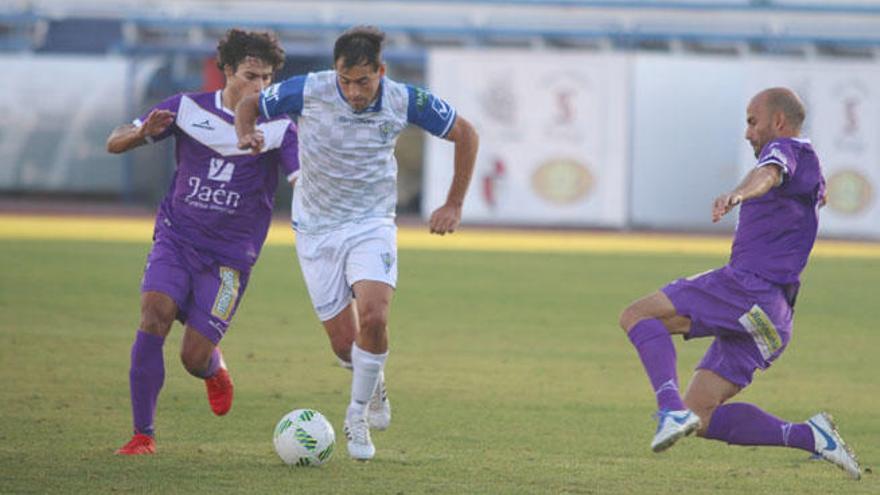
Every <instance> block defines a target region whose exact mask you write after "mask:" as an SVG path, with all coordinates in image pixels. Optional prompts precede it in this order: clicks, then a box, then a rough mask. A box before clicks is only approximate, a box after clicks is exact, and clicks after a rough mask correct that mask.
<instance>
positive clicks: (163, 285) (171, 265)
mask: <svg viewBox="0 0 880 495" xmlns="http://www.w3.org/2000/svg"><path fill="white" fill-rule="evenodd" d="M249 276H250V271H249V270H248V271H241V270H238V269H236V268H233V267H231V266H226V265H224V264H222V263H221V262H219V261H218V260H216V259H214V258H212V257H211V256H210V255H208V254H206V253H201V252H199V251H196V249H195V248H193V247H192V246H189V245H187V244H185V243H182V242H178V241H175V240H174V239H172V238H170V237H168V236H162V235H161V234H157V236H156V240H155V241H154V242H153V249H152V250H150V254H149V255H148V256H147V265H146V267H145V268H144V279H143V281H142V282H141V292H148V291H155V292H161V293H163V294H167V295H168V296H169V297H171V299H173V300H174V302H175V303H177V319H178V320H179V321H180V322H181V323H183V324H185V325H187V326H191V327H192V328H194V329H195V330H197V331H198V332H199V333H200V334H202V335H204V336H205V337H206V338H207V339H208V340H210V341H211V342H213V343H214V344H215V345H216V344H217V343H219V342H220V339H222V338H223V335H224V334H226V329H227V328H229V322H230V321H231V320H232V316H233V315H234V314H235V310H236V309H237V308H238V303H239V301H240V300H241V296H242V295H243V294H244V290H245V288H246V287H247V282H248V278H249Z"/></svg>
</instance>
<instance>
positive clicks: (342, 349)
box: [330, 337, 354, 363]
mask: <svg viewBox="0 0 880 495" xmlns="http://www.w3.org/2000/svg"><path fill="white" fill-rule="evenodd" d="M353 343H354V340H353V339H351V338H348V337H330V347H331V348H332V349H333V353H334V354H336V357H338V358H339V359H341V360H343V361H345V362H346V363H350V362H351V345H352V344H353Z"/></svg>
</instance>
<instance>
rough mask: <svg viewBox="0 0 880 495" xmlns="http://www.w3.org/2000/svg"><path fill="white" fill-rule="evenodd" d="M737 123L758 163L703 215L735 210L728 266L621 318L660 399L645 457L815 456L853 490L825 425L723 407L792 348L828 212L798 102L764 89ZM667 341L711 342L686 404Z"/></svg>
mask: <svg viewBox="0 0 880 495" xmlns="http://www.w3.org/2000/svg"><path fill="white" fill-rule="evenodd" d="M746 113H747V120H746V124H747V127H746V139H747V140H748V141H749V143H750V144H751V145H752V148H754V150H755V157H756V158H757V159H758V163H757V165H756V167H755V168H754V169H752V171H751V172H749V174H748V175H747V176H746V177H745V179H743V181H742V183H740V184H739V185H738V186H737V187H736V188H735V189H734V190H733V191H731V192H729V193H726V194H722V195H721V196H719V197H718V198H717V199H716V200H715V203H714V205H713V207H712V221H713V222H717V221H718V220H720V219H721V217H722V216H724V215H725V214H727V213H728V212H730V211H731V209H733V208H734V207H735V206H736V205H741V208H740V213H739V224H738V226H737V229H736V234H735V236H734V239H733V247H732V249H731V255H730V261H729V262H728V264H727V266H725V267H723V268H720V269H717V270H713V271H709V272H706V273H702V274H699V275H694V276H692V277H688V278H683V279H679V280H676V281H674V282H672V283H670V284H669V285H666V286H665V287H663V288H662V289H661V290H660V291H658V292H655V293H654V294H651V295H649V296H647V297H645V298H643V299H640V300H638V301H636V302H634V303H633V304H631V305H630V306H629V307H628V308H626V310H624V311H623V314H622V315H621V316H620V326H621V327H622V328H623V329H624V330H625V331H626V332H627V333H628V336H629V339H630V341H631V342H632V344H633V346H635V348H636V351H637V352H638V354H639V357H640V358H641V360H642V364H643V365H644V367H645V371H646V372H647V374H648V378H649V379H650V381H651V385H652V387H653V388H654V393H655V395H656V399H657V406H658V408H659V412H658V413H657V420H658V425H657V432H656V434H655V435H654V440H653V442H652V443H651V448H652V449H653V450H654V451H655V452H660V451H663V450H665V449H667V448H669V447H671V446H672V445H673V444H674V443H675V442H676V441H677V440H678V439H680V438H681V437H683V436H685V435H688V434H690V433H692V432H694V431H696V433H697V435H699V436H701V437H703V438H711V439H715V440H721V441H725V442H727V443H729V444H734V445H775V446H782V447H792V448H797V449H802V450H805V451H807V452H813V453H816V454H819V455H821V456H822V458H824V459H825V460H827V461H829V462H831V463H833V464H835V465H837V466H839V467H840V468H842V469H843V470H845V471H846V472H847V473H848V474H849V475H850V476H851V477H853V478H855V479H859V478H860V477H861V469H860V468H859V464H858V462H857V461H856V458H855V456H854V455H853V453H852V451H851V450H850V449H849V448H848V446H847V445H846V444H845V443H844V442H843V439H842V438H841V437H840V434H839V433H838V432H837V429H836V427H835V426H834V423H833V422H832V421H831V417H830V416H829V415H828V414H826V413H819V414H817V415H815V416H813V417H812V418H810V419H809V420H808V421H806V422H804V423H789V422H786V421H783V420H781V419H779V418H776V417H775V416H772V415H770V414H768V413H766V412H764V411H763V410H761V409H759V408H758V407H756V406H754V405H752V404H747V403H733V404H728V403H727V401H728V400H730V399H731V398H733V397H734V396H735V395H736V394H737V393H739V392H740V391H741V390H742V389H743V388H745V387H746V386H748V385H749V383H751V381H752V375H753V374H754V372H755V370H756V369H762V370H763V369H766V368H768V367H769V366H770V364H771V363H772V362H773V361H774V360H776V358H778V357H779V355H780V354H782V352H783V351H784V350H785V348H786V346H787V345H788V343H789V340H790V339H791V334H792V320H793V317H794V304H795V299H796V296H797V293H798V289H799V287H800V278H799V277H800V273H801V271H803V269H804V266H806V264H807V259H808V257H809V255H810V251H811V250H812V248H813V243H814V242H815V240H816V232H817V229H818V225H819V208H820V207H821V206H822V205H823V204H824V202H825V179H824V178H823V177H822V170H821V168H820V167H819V159H818V157H817V156H816V153H815V151H813V147H812V145H811V144H810V141H809V140H807V139H802V138H799V137H798V136H799V134H800V130H801V126H802V125H803V122H804V119H805V116H806V113H805V110H804V107H803V104H802V103H801V101H800V99H799V98H798V97H797V95H796V94H795V93H794V92H792V91H790V90H788V89H785V88H771V89H767V90H765V91H762V92H760V93H758V94H757V95H756V96H755V97H754V98H752V100H751V102H750V103H749V105H748V109H747V111H746ZM670 334H678V335H682V336H683V337H684V338H685V339H686V340H687V339H692V338H699V337H714V341H713V342H712V344H711V345H710V346H709V349H708V351H707V352H706V355H705V356H704V357H703V359H702V361H700V363H699V364H698V365H697V370H696V372H695V373H694V376H693V378H692V379H691V383H690V385H689V386H688V389H687V391H686V392H685V395H684V398H682V397H681V396H680V394H679V388H678V377H677V375H676V368H675V366H676V358H675V347H674V346H673V343H672V338H671V336H670Z"/></svg>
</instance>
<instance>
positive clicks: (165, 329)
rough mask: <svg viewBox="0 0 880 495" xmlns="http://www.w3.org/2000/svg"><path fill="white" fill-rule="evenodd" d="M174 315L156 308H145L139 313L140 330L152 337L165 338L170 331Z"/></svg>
mask: <svg viewBox="0 0 880 495" xmlns="http://www.w3.org/2000/svg"><path fill="white" fill-rule="evenodd" d="M173 323H174V314H173V313H171V312H170V311H162V310H160V309H158V308H153V307H150V306H145V307H144V308H143V309H142V311H141V330H142V331H144V332H147V333H150V334H153V335H158V336H160V337H165V336H167V335H168V333H169V332H170V331H171V325H172V324H173Z"/></svg>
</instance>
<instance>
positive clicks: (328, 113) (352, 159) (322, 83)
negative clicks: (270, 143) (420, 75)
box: [260, 71, 455, 233]
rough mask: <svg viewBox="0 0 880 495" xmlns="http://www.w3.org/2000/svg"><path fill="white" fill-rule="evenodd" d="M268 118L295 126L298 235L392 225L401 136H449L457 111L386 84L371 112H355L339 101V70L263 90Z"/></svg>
mask: <svg viewBox="0 0 880 495" xmlns="http://www.w3.org/2000/svg"><path fill="white" fill-rule="evenodd" d="M260 109H261V112H262V113H263V115H265V116H267V117H269V116H278V115H282V114H290V115H292V116H294V118H295V119H296V120H297V130H298V134H299V159H300V173H299V178H298V179H297V182H296V189H295V192H294V195H293V207H292V217H293V226H294V228H295V229H296V230H297V231H298V232H303V233H320V232H328V231H331V230H335V229H338V228H341V227H343V226H345V225H346V224H349V223H352V222H359V221H362V220H364V219H374V218H387V219H388V220H389V222H392V221H393V218H394V210H395V207H396V205H397V160H396V159H395V158H394V147H395V145H396V143H397V137H398V135H399V134H400V132H401V131H402V130H403V129H404V128H405V127H406V126H407V125H408V124H415V125H417V126H419V127H421V128H422V129H424V130H426V131H428V132H430V133H431V134H433V135H435V136H438V137H445V136H446V135H447V134H448V133H449V131H450V129H452V126H453V124H454V123H455V109H454V108H452V107H451V106H450V105H449V104H447V103H446V102H445V101H443V100H441V99H440V98H437V97H436V96H434V95H433V94H431V93H430V92H428V91H426V90H424V89H421V88H416V87H413V86H410V85H407V84H401V83H398V82H396V81H392V80H391V79H389V78H387V77H386V78H383V79H382V82H381V83H380V86H379V94H378V96H377V98H376V100H375V102H373V104H372V105H370V106H369V107H368V108H366V109H364V110H363V111H360V112H355V111H354V110H353V109H352V107H351V106H350V105H349V103H348V102H347V101H346V100H345V97H344V96H343V95H342V91H341V89H340V88H339V86H338V84H337V81H336V71H323V72H315V73H310V74H307V75H304V76H295V77H292V78H290V79H287V80H285V81H282V82H280V83H277V84H274V85H272V86H269V87H268V88H266V89H265V90H264V91H263V93H262V95H261V96H260Z"/></svg>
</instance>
